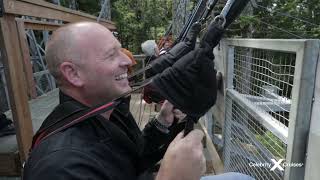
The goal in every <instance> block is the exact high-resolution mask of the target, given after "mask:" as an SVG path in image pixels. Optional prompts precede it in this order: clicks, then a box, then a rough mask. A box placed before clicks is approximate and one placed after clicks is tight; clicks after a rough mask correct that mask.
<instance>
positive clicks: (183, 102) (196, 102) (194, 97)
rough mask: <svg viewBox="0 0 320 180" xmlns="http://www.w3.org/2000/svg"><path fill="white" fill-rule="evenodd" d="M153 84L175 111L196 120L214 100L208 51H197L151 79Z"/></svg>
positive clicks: (202, 49)
mask: <svg viewBox="0 0 320 180" xmlns="http://www.w3.org/2000/svg"><path fill="white" fill-rule="evenodd" d="M210 51H211V54H210ZM152 83H153V85H154V86H155V87H156V88H157V89H158V91H159V92H160V94H161V95H162V96H164V98H165V99H167V100H169V101H170V102H171V103H172V104H173V105H174V106H175V107H176V108H178V109H180V110H181V111H182V112H184V113H186V114H188V115H191V116H193V117H200V116H202V115H203V114H205V113H206V112H207V111H208V109H209V108H210V107H211V106H213V105H214V103H215V100H216V93H217V88H216V71H215V69H214V63H213V54H212V50H211V49H210V48H198V49H196V50H194V51H192V52H190V53H188V54H187V55H185V56H183V57H182V58H181V59H180V60H179V61H177V62H176V63H175V64H174V65H173V66H172V67H170V68H167V69H166V70H165V71H164V72H163V73H161V74H159V75H157V76H156V77H155V78H154V79H153V82H152Z"/></svg>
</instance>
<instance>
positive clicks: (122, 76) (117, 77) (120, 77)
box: [116, 73, 128, 80]
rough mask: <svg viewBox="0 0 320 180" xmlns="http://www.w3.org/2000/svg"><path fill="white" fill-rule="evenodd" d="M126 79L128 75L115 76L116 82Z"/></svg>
mask: <svg viewBox="0 0 320 180" xmlns="http://www.w3.org/2000/svg"><path fill="white" fill-rule="evenodd" d="M126 78H128V74H127V73H125V74H121V75H119V76H116V80H122V79H126Z"/></svg>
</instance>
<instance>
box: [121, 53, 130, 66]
mask: <svg viewBox="0 0 320 180" xmlns="http://www.w3.org/2000/svg"><path fill="white" fill-rule="evenodd" d="M121 65H122V66H130V65H132V61H131V59H130V58H129V57H128V56H127V55H126V54H124V53H123V52H121Z"/></svg>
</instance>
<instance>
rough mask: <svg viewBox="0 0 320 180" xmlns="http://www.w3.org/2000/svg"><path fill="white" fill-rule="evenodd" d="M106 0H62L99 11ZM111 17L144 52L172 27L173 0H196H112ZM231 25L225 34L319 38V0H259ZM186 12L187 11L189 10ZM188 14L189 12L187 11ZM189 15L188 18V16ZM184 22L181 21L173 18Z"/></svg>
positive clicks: (126, 43)
mask: <svg viewBox="0 0 320 180" xmlns="http://www.w3.org/2000/svg"><path fill="white" fill-rule="evenodd" d="M103 1H104V0H60V4H61V5H63V6H66V7H70V6H71V5H70V4H71V3H72V2H73V3H74V2H76V8H77V9H78V10H80V11H84V12H86V13H90V14H93V15H95V16H98V15H99V12H100V7H101V5H100V4H101V3H103ZM110 1H111V14H112V15H111V17H112V19H111V20H112V21H113V22H115V23H116V25H117V31H118V32H119V34H120V38H119V39H120V41H121V43H122V45H123V47H125V48H128V49H130V50H131V51H132V52H133V53H135V54H139V53H141V48H140V44H141V43H142V42H143V41H145V40H148V39H155V40H158V39H159V38H160V37H161V36H162V35H163V34H164V33H165V31H166V29H167V28H168V27H169V25H170V23H171V21H172V19H174V18H173V16H174V15H173V14H176V13H177V12H176V11H175V10H173V9H172V8H173V4H179V3H181V2H187V3H188V4H186V5H185V6H186V7H189V9H192V8H190V4H191V6H194V5H195V4H196V0H110ZM218 2H219V3H218V4H221V5H220V6H217V8H215V12H220V11H221V9H222V8H223V5H224V3H225V2H226V0H219V1H218ZM256 3H257V5H255V6H251V4H250V3H249V6H248V8H247V9H246V10H245V11H244V12H243V13H242V15H241V17H240V18H238V19H237V20H236V22H234V23H233V24H232V25H231V26H230V27H229V29H228V31H227V33H226V34H225V36H227V37H242V38H246V37H249V38H286V39H292V38H295V39H299V38H320V26H319V24H320V3H319V0H256ZM186 14H187V13H186ZM186 16H187V15H186ZM185 19H186V18H185ZM173 23H181V22H173Z"/></svg>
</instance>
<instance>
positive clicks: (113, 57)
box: [81, 28, 131, 102]
mask: <svg viewBox="0 0 320 180" xmlns="http://www.w3.org/2000/svg"><path fill="white" fill-rule="evenodd" d="M94 31H95V32H92V33H93V34H91V35H89V36H90V38H89V37H87V38H83V39H86V40H84V41H82V42H81V44H83V46H84V47H85V48H84V49H83V51H88V52H87V53H86V58H85V59H84V61H82V63H81V66H82V67H81V71H82V74H83V77H84V80H85V81H84V82H85V83H84V88H85V90H86V92H90V94H91V95H90V96H91V97H95V98H97V99H96V100H97V101H98V102H99V101H101V102H106V101H109V100H112V99H114V98H116V97H118V96H120V95H121V94H123V93H125V92H127V91H129V90H131V87H130V86H129V82H128V78H127V76H128V75H127V72H128V66H129V65H131V60H130V59H129V58H128V57H127V56H126V55H125V54H124V53H123V52H122V51H121V44H120V43H119V41H118V40H117V39H116V38H115V37H114V36H113V35H112V33H111V32H110V31H109V30H107V29H103V28H102V29H95V30H94Z"/></svg>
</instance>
